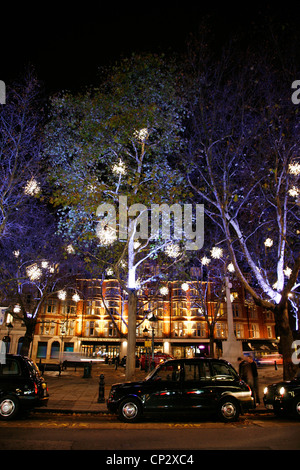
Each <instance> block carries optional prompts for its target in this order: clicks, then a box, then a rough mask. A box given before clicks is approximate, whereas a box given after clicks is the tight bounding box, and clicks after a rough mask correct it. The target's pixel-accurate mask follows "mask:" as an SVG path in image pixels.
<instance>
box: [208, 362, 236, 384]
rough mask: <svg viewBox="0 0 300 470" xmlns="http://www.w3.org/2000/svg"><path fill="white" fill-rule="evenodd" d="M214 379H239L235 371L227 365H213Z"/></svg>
mask: <svg viewBox="0 0 300 470" xmlns="http://www.w3.org/2000/svg"><path fill="white" fill-rule="evenodd" d="M212 373H213V377H214V378H215V379H216V380H234V379H236V378H237V375H236V373H235V371H234V370H233V369H232V367H230V366H229V365H227V364H221V363H220V364H219V363H213V364H212Z"/></svg>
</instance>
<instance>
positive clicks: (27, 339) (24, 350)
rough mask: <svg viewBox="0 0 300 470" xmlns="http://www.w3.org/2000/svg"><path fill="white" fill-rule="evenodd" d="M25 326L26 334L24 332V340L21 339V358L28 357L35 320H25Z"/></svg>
mask: <svg viewBox="0 0 300 470" xmlns="http://www.w3.org/2000/svg"><path fill="white" fill-rule="evenodd" d="M25 325H26V332H25V335H24V339H23V343H22V347H21V351H20V354H21V355H22V356H29V349H30V345H31V343H32V341H33V337H34V330H35V325H36V319H34V320H26V321H25Z"/></svg>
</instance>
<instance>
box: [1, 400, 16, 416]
mask: <svg viewBox="0 0 300 470" xmlns="http://www.w3.org/2000/svg"><path fill="white" fill-rule="evenodd" d="M18 411H19V401H18V399H17V398H16V397H14V396H12V395H6V396H3V397H2V398H0V419H3V420H9V419H13V418H14V417H15V416H16V415H17V413H18Z"/></svg>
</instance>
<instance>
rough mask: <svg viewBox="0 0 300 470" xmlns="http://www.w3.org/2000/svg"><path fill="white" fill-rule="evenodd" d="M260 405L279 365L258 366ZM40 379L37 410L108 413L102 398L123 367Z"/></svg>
mask: <svg viewBox="0 0 300 470" xmlns="http://www.w3.org/2000/svg"><path fill="white" fill-rule="evenodd" d="M100 374H103V375H104V383H105V385H104V396H105V402H104V403H98V397H99V378H100ZM258 374H259V389H260V399H261V405H259V406H257V407H256V409H255V411H257V412H259V411H260V412H261V411H266V409H265V407H264V405H263V403H262V397H263V389H264V387H265V386H266V385H268V384H270V383H273V382H278V381H280V380H282V366H278V370H275V368H274V366H264V367H261V368H259V369H258ZM43 375H44V378H45V380H46V382H47V384H48V388H49V395H50V398H49V401H48V406H47V407H46V408H37V410H40V411H48V412H56V413H58V412H62V413H67V412H68V413H108V410H107V408H106V400H107V398H108V395H109V392H110V388H111V385H112V384H113V383H118V382H125V369H124V368H123V367H118V369H117V370H115V366H114V365H108V364H104V363H100V364H93V366H92V372H91V377H90V378H83V375H84V371H83V369H78V370H77V371H75V370H74V369H73V368H69V369H67V370H66V371H62V372H61V375H60V376H59V374H58V372H50V371H49V372H47V371H46V372H45V373H44V374H43ZM145 375H146V373H145V371H141V370H140V369H136V380H143V378H144V377H145Z"/></svg>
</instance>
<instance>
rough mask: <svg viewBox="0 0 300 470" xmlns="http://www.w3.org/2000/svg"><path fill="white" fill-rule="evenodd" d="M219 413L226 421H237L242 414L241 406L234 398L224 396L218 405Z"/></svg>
mask: <svg viewBox="0 0 300 470" xmlns="http://www.w3.org/2000/svg"><path fill="white" fill-rule="evenodd" d="M218 415H219V417H220V419H221V420H222V421H223V422H224V423H230V422H232V421H237V420H238V418H239V416H240V407H239V404H238V403H237V401H236V400H235V399H234V398H231V397H226V398H223V399H222V400H221V401H220V403H219V407H218Z"/></svg>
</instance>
